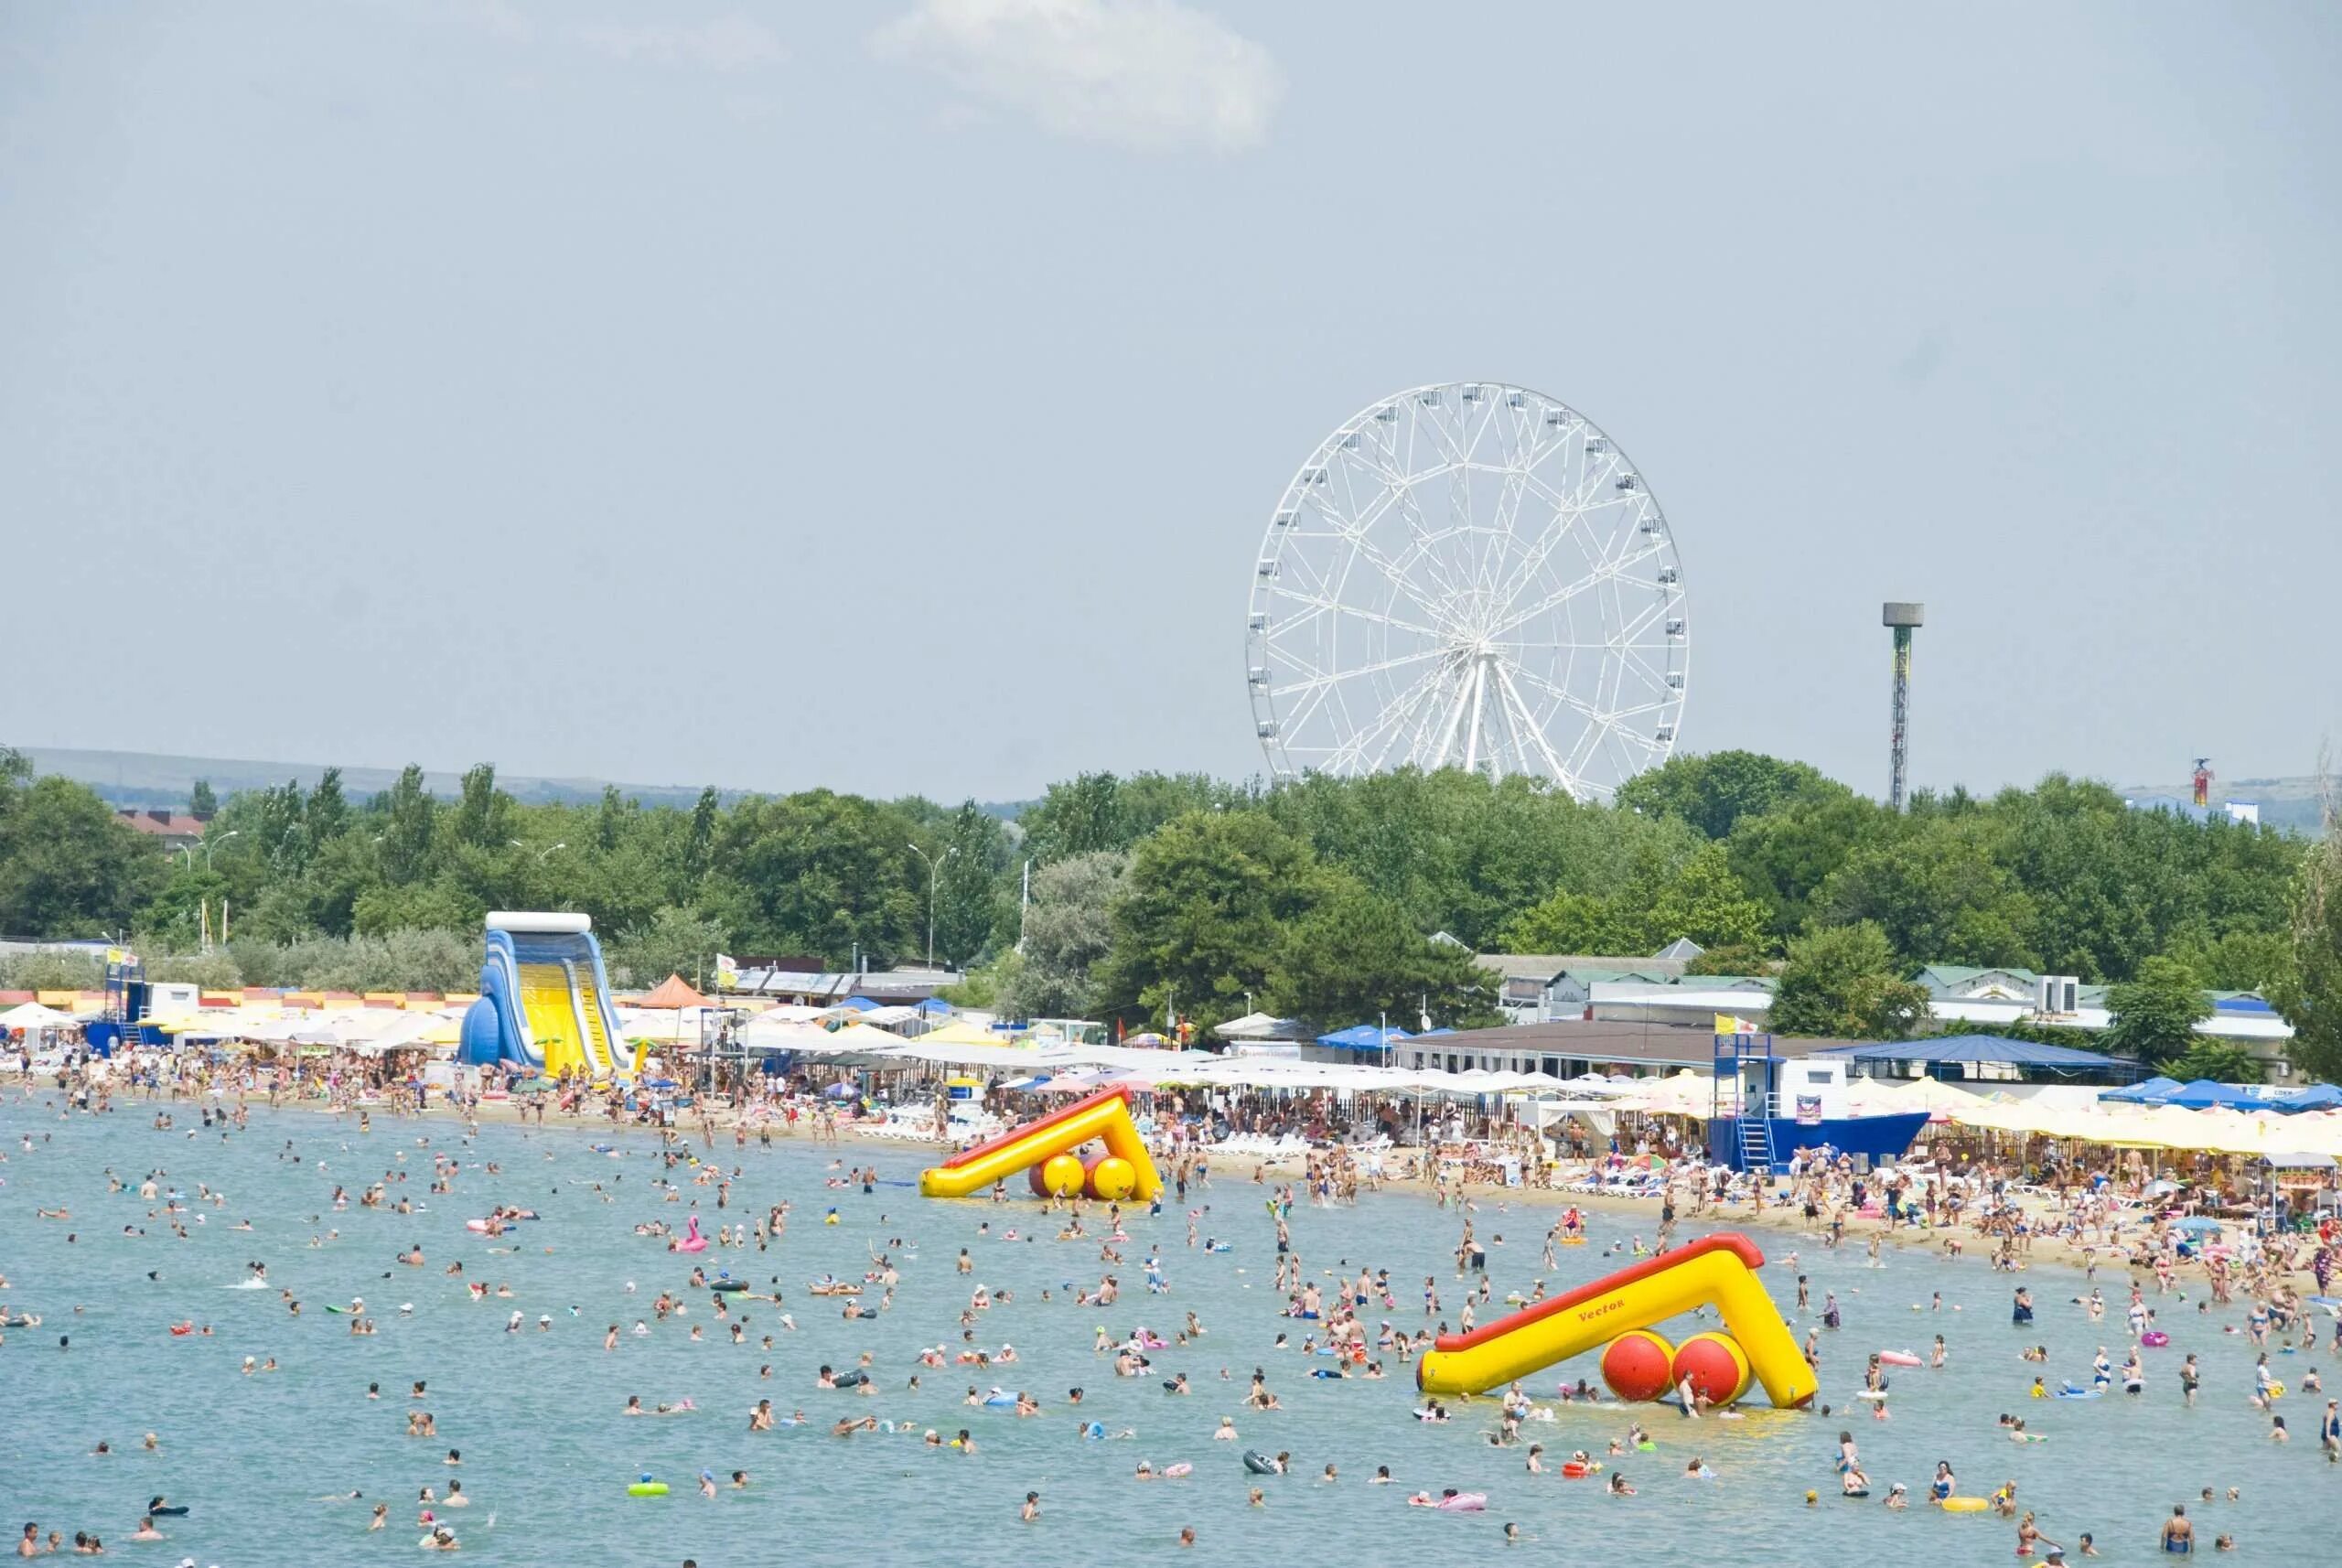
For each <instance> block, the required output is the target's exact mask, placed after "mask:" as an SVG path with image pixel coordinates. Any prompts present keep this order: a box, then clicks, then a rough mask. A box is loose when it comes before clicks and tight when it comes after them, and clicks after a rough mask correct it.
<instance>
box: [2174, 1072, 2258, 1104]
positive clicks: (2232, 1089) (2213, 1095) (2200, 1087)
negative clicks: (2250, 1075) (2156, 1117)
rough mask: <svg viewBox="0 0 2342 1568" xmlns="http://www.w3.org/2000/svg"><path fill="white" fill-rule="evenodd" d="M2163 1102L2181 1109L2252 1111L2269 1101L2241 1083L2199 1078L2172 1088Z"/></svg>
mask: <svg viewBox="0 0 2342 1568" xmlns="http://www.w3.org/2000/svg"><path fill="white" fill-rule="evenodd" d="M2164 1103H2165V1104H2166V1105H2176V1106H2178V1107H2179V1108H2180V1109H2181V1110H2183V1111H2210V1110H2213V1109H2215V1108H2217V1107H2227V1108H2228V1109H2230V1110H2240V1111H2254V1110H2259V1109H2261V1108H2262V1107H2264V1106H2266V1105H2267V1104H2268V1103H2269V1102H2268V1101H2266V1100H2265V1099H2263V1098H2262V1097H2261V1095H2259V1094H2256V1093H2254V1092H2253V1091H2252V1090H2250V1089H2247V1088H2245V1087H2244V1086H2243V1085H2241V1084H2235V1083H2216V1082H2214V1081H2213V1080H2212V1079H2208V1078H2199V1079H2197V1080H2196V1081H2195V1082H2193V1083H2186V1084H2182V1085H2180V1087H2179V1088H2177V1089H2175V1090H2172V1091H2171V1092H2170V1093H2169V1094H2167V1095H2165V1097H2164Z"/></svg>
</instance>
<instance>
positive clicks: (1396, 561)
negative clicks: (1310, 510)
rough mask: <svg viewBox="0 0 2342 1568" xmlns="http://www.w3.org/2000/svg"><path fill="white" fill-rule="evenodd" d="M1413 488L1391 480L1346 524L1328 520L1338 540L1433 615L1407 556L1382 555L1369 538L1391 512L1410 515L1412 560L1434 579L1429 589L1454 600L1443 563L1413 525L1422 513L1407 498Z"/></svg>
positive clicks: (1454, 586)
mask: <svg viewBox="0 0 2342 1568" xmlns="http://www.w3.org/2000/svg"><path fill="white" fill-rule="evenodd" d="M1412 489H1413V487H1412V485H1410V484H1409V483H1408V482H1407V481H1406V480H1404V479H1393V480H1391V481H1389V482H1387V483H1386V484H1385V485H1384V487H1383V489H1382V493H1381V494H1380V495H1379V496H1377V497H1376V498H1375V499H1374V500H1373V501H1371V502H1370V503H1369V504H1368V505H1367V506H1366V507H1365V508H1364V509H1363V510H1360V511H1359V513H1358V514H1357V515H1356V517H1355V518H1354V519H1353V520H1352V521H1348V522H1347V523H1345V522H1341V521H1335V520H1333V519H1330V518H1329V519H1328V520H1327V521H1330V522H1333V524H1334V527H1335V530H1336V532H1337V534H1338V536H1339V537H1340V538H1341V539H1343V540H1344V541H1346V542H1348V543H1350V544H1351V545H1352V546H1353V547H1354V548H1359V549H1362V550H1365V551H1368V552H1370V553H1371V554H1372V556H1373V558H1374V560H1375V562H1376V563H1377V567H1378V570H1380V571H1381V572H1382V573H1383V575H1385V576H1387V577H1390V578H1391V581H1392V582H1393V583H1396V584H1399V585H1401V586H1402V588H1403V589H1404V590H1405V591H1406V592H1407V593H1408V594H1409V596H1411V597H1413V599H1414V601H1415V603H1416V605H1417V607H1419V608H1421V609H1423V611H1424V612H1425V613H1426V614H1431V615H1434V616H1436V615H1437V614H1438V609H1437V607H1436V606H1434V604H1433V603H1432V602H1431V601H1430V600H1428V599H1425V598H1424V597H1423V596H1422V594H1421V592H1420V591H1419V590H1418V588H1417V586H1416V585H1415V584H1414V583H1413V579H1412V577H1411V576H1410V575H1409V574H1408V572H1407V570H1406V567H1405V565H1404V564H1403V563H1404V562H1405V561H1406V560H1407V559H1408V557H1406V556H1405V555H1401V556H1398V557H1391V556H1388V555H1385V554H1384V553H1382V552H1381V551H1380V549H1379V548H1378V547H1377V546H1376V545H1374V544H1373V542H1372V538H1371V531H1372V529H1373V527H1374V525H1375V524H1376V523H1378V522H1380V521H1382V519H1383V518H1384V517H1385V516H1387V515H1389V514H1390V512H1391V510H1393V509H1400V510H1402V511H1404V512H1406V513H1408V514H1410V515H1411V517H1412V519H1413V521H1411V523H1410V526H1409V529H1408V533H1409V536H1410V540H1409V542H1410V545H1411V547H1412V549H1413V559H1415V560H1418V561H1421V562H1422V563H1423V566H1424V569H1425V571H1426V572H1427V573H1428V574H1429V575H1431V576H1432V577H1433V578H1434V583H1433V584H1432V586H1433V587H1434V589H1436V591H1437V592H1439V593H1440V594H1442V595H1445V596H1447V597H1449V598H1451V599H1452V598H1454V597H1455V596H1456V585H1455V583H1454V582H1453V581H1451V580H1450V579H1449V577H1448V575H1447V572H1446V569H1445V563H1444V562H1442V561H1441V560H1440V558H1439V556H1438V553H1436V552H1435V551H1434V550H1433V549H1432V547H1431V540H1430V539H1429V537H1428V536H1427V534H1426V533H1425V532H1424V531H1423V529H1422V528H1420V527H1417V526H1414V522H1415V521H1420V520H1421V517H1422V513H1421V511H1420V510H1416V509H1414V508H1413V504H1412V501H1411V499H1410V496H1411V492H1412Z"/></svg>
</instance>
